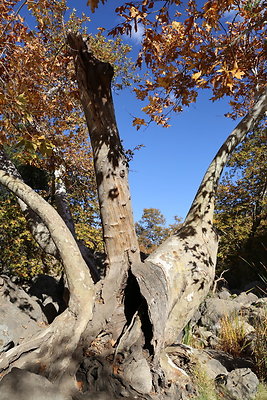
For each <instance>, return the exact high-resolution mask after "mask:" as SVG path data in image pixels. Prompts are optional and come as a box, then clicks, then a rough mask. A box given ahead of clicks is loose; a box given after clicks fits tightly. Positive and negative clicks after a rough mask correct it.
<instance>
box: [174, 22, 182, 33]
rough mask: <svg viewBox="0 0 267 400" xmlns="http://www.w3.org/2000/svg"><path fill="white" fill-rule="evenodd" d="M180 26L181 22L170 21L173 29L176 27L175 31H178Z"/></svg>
mask: <svg viewBox="0 0 267 400" xmlns="http://www.w3.org/2000/svg"><path fill="white" fill-rule="evenodd" d="M181 26H182V24H181V22H178V21H172V27H173V29H176V30H177V31H179V30H180V29H181Z"/></svg>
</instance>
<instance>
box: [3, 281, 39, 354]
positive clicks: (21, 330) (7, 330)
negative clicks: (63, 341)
mask: <svg viewBox="0 0 267 400" xmlns="http://www.w3.org/2000/svg"><path fill="white" fill-rule="evenodd" d="M2 279H3V278H2ZM1 283H2V284H1V286H0V352H3V351H7V350H8V349H9V348H11V347H13V346H14V345H17V344H19V343H22V342H23V341H25V340H27V339H30V338H31V337H32V336H33V335H34V334H36V333H37V332H39V331H40V330H41V329H43V327H42V326H44V325H42V322H43V321H44V320H45V316H44V315H43V314H42V311H41V308H40V306H39V305H38V304H37V303H36V302H35V301H33V300H32V299H31V298H30V296H28V295H27V293H26V292H25V291H24V290H23V289H20V288H19V287H17V286H16V285H14V284H13V283H12V282H11V281H10V280H9V279H7V278H5V279H3V281H2V282H1Z"/></svg>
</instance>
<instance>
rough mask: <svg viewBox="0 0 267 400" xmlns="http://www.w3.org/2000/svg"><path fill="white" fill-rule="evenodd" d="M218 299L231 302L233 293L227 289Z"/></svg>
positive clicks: (219, 294)
mask: <svg viewBox="0 0 267 400" xmlns="http://www.w3.org/2000/svg"><path fill="white" fill-rule="evenodd" d="M218 297H219V299H222V300H230V298H231V293H230V292H229V291H228V290H227V289H223V290H221V291H220V292H219V293H218Z"/></svg>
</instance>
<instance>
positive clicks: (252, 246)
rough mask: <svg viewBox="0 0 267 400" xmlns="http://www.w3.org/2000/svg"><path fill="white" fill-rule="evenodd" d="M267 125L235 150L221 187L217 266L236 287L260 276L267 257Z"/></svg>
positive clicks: (218, 205) (218, 200) (258, 128)
mask: <svg viewBox="0 0 267 400" xmlns="http://www.w3.org/2000/svg"><path fill="white" fill-rule="evenodd" d="M265 131H266V128H265V129H264V128H263V127H257V128H255V132H254V133H253V135H249V136H248V137H247V139H246V140H245V141H244V142H243V143H242V144H241V145H240V146H239V147H238V148H237V150H236V151H235V152H234V153H233V154H232V156H231V158H230V160H229V162H228V169H227V172H226V173H225V175H224V177H223V179H222V182H221V184H220V186H219V188H218V195H217V201H216V215H215V223H216V226H217V227H218V228H219V229H220V231H221V240H220V245H219V252H218V261H217V269H218V271H219V272H221V271H223V270H225V269H229V268H230V270H229V273H226V274H225V277H226V279H227V281H228V282H229V284H231V285H232V286H234V287H237V286H240V285H242V284H243V285H244V283H249V281H250V282H251V281H253V280H255V279H257V274H259V275H261V272H262V270H263V268H264V265H265V259H266V233H267V232H266V193H267V191H266V188H267V186H266V185H267V176H266V168H265V165H266V154H267V152H266V150H267V148H266V136H265Z"/></svg>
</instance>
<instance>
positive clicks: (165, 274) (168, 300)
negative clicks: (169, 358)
mask: <svg viewBox="0 0 267 400" xmlns="http://www.w3.org/2000/svg"><path fill="white" fill-rule="evenodd" d="M266 110H267V91H265V92H264V93H263V94H262V95H261V97H260V98H259V100H258V101H257V102H256V104H255V105H254V107H253V108H252V109H251V110H250V112H249V113H248V114H247V115H246V116H245V117H244V118H243V119H242V120H241V122H240V123H239V124H238V125H237V127H236V128H235V129H234V130H233V132H232V133H231V134H230V135H229V137H228V138H227V140H226V141H225V143H224V144H223V145H222V146H221V148H220V150H219V151H218V153H217V154H216V156H215V157H214V159H213V161H212V162H211V164H210V166H209V168H208V169H207V172H206V174H205V176H204V178H203V180H202V182H201V184H200V187H199V189H198V192H197V195H196V197H195V199H194V201H193V203H192V206H191V208H190V210H189V212H188V215H187V217H186V219H185V222H184V224H183V226H182V228H181V229H180V230H179V231H178V232H177V234H175V235H173V236H172V237H170V238H169V239H167V240H166V241H165V242H164V243H163V244H162V245H161V246H160V247H159V248H158V249H157V250H156V251H155V252H153V253H152V254H151V255H150V256H149V257H148V258H147V259H146V261H145V263H144V265H137V266H134V267H133V268H132V271H133V273H134V274H135V276H136V277H137V280H138V283H139V285H140V288H141V293H142V294H143V295H144V296H145V298H146V300H147V303H148V310H149V313H150V315H151V322H152V324H153V331H154V338H153V340H154V346H156V347H157V348H158V352H160V346H159V343H162V342H165V343H166V344H172V343H173V342H174V341H175V340H176V339H177V337H178V335H179V333H180V332H181V331H182V329H183V328H184V327H185V325H186V324H187V323H188V321H190V319H191V318H192V316H193V314H194V313H195V312H196V310H197V308H198V307H199V304H200V303H201V302H202V301H203V299H204V298H205V296H206V295H207V293H208V291H209V288H210V285H211V284H212V281H213V279H214V274H215V265H216V257H217V248H218V236H217V234H216V231H215V229H214V226H213V214H214V201H215V195H216V191H217V185H218V180H219V178H220V176H221V173H222V171H223V168H224V166H225V164H226V162H227V160H228V158H229V157H230V155H231V153H232V152H233V150H234V149H235V148H236V146H237V145H238V144H239V143H240V142H241V141H242V140H243V139H244V138H245V136H246V135H247V133H248V132H250V131H252V130H253V127H254V126H255V124H256V123H257V121H258V119H259V118H260V117H262V116H263V115H264V113H265V112H266ZM155 274H156V275H157V278H156V281H158V284H157V283H155ZM155 285H156V286H155ZM151 288H152V289H151ZM155 289H156V290H155ZM158 316H159V317H158ZM162 325H163V326H164V332H163V330H162Z"/></svg>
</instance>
